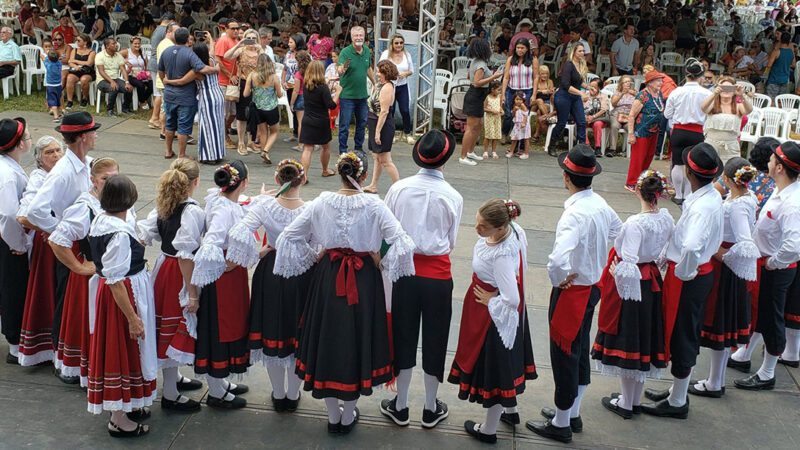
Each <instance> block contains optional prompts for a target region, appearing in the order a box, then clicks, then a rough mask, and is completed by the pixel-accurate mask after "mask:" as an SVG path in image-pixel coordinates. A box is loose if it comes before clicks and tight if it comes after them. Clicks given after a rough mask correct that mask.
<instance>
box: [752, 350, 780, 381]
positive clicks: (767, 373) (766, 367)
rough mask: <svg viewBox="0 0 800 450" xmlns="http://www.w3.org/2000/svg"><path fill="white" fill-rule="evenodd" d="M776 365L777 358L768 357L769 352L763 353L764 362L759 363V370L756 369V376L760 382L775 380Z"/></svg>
mask: <svg viewBox="0 0 800 450" xmlns="http://www.w3.org/2000/svg"><path fill="white" fill-rule="evenodd" d="M777 365H778V357H777V356H774V355H770V354H769V352H764V362H763V363H761V368H760V369H758V372H756V375H758V378H760V379H761V381H767V380H771V379H773V378H775V366H777Z"/></svg>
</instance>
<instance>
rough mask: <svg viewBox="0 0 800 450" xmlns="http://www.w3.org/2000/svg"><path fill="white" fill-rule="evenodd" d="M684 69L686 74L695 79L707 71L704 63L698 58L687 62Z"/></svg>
mask: <svg viewBox="0 0 800 450" xmlns="http://www.w3.org/2000/svg"><path fill="white" fill-rule="evenodd" d="M683 68H684V69H685V70H686V73H688V74H689V75H692V76H694V77H698V76H700V75H702V74H703V72H705V71H706V68H705V66H703V63H702V62H701V61H700V60H699V59H697V58H689V59H687V60H686V64H684V66H683Z"/></svg>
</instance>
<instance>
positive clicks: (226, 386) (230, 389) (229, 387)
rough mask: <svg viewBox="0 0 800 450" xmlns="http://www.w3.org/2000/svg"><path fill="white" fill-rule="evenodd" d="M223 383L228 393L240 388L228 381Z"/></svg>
mask: <svg viewBox="0 0 800 450" xmlns="http://www.w3.org/2000/svg"><path fill="white" fill-rule="evenodd" d="M222 382H223V385H224V386H225V390H226V391H232V390H234V389H236V388H237V387H239V386H237V385H236V383H231V382H230V381H228V380H222Z"/></svg>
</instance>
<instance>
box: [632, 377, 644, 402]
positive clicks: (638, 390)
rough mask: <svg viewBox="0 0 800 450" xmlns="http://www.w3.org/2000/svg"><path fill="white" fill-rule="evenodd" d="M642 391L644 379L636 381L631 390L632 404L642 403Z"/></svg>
mask: <svg viewBox="0 0 800 450" xmlns="http://www.w3.org/2000/svg"><path fill="white" fill-rule="evenodd" d="M642 392H644V381H637V382H636V386H635V388H634V390H633V398H632V401H631V404H632V405H633V406H639V405H641V404H642Z"/></svg>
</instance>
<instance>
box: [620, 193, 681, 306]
mask: <svg viewBox="0 0 800 450" xmlns="http://www.w3.org/2000/svg"><path fill="white" fill-rule="evenodd" d="M673 228H675V221H674V220H673V219H672V216H671V215H670V213H669V211H667V209H666V208H661V209H660V210H659V211H658V212H657V213H639V214H635V215H633V216H630V217H628V220H626V221H625V223H624V224H622V231H620V234H619V236H617V239H616V240H615V241H614V249H615V250H616V251H617V256H619V259H620V261H619V262H618V263H617V267H616V270H615V271H614V282H615V283H616V285H617V292H618V293H619V296H620V298H622V299H623V300H636V301H641V300H642V285H641V282H640V281H641V279H642V272H641V271H640V270H639V266H638V265H637V264H642V263H649V262H653V261H656V260H658V259H659V256H661V253H662V252H663V251H664V247H666V245H667V241H669V236H670V235H671V234H672V230H673Z"/></svg>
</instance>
